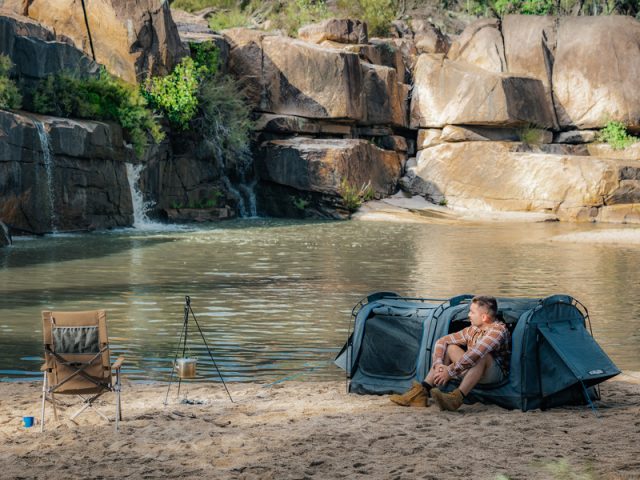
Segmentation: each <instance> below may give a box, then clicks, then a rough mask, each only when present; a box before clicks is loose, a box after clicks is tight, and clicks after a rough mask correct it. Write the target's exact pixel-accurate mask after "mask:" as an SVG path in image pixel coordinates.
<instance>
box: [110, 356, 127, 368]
mask: <svg viewBox="0 0 640 480" xmlns="http://www.w3.org/2000/svg"><path fill="white" fill-rule="evenodd" d="M123 362H124V357H118V358H117V359H116V361H115V362H113V365H111V369H112V370H120V368H121V367H122V363H123Z"/></svg>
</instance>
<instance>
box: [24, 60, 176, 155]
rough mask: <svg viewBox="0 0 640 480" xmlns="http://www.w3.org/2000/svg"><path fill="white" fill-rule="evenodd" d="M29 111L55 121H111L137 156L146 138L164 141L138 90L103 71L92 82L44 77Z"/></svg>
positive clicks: (70, 77) (64, 75) (62, 76)
mask: <svg viewBox="0 0 640 480" xmlns="http://www.w3.org/2000/svg"><path fill="white" fill-rule="evenodd" d="M33 109H34V111H35V112H36V113H43V114H48V115H56V116H59V117H75V118H86V119H92V120H110V121H115V122H117V123H118V124H120V126H121V127H122V128H123V130H124V133H125V136H126V137H127V138H128V140H129V141H131V143H132V144H133V148H134V150H135V152H136V155H138V156H141V155H142V154H143V153H144V150H145V148H146V146H147V143H148V138H149V136H151V138H152V139H153V141H154V142H160V141H162V139H163V138H164V134H163V133H162V131H161V129H160V125H159V124H158V122H157V121H156V120H155V118H154V117H153V112H152V111H151V110H149V109H148V108H147V103H146V101H145V99H144V98H143V97H142V96H141V95H140V92H139V91H138V89H137V88H136V87H135V86H134V85H130V84H128V83H126V82H124V81H122V80H120V79H118V78H116V77H114V76H112V75H110V74H109V73H107V72H106V70H102V72H101V73H100V75H99V76H98V77H95V78H78V77H75V76H74V75H72V74H69V73H60V74H56V75H50V76H48V77H47V78H46V79H45V80H43V81H41V82H40V84H39V85H38V86H37V87H36V89H35V91H34V92H33Z"/></svg>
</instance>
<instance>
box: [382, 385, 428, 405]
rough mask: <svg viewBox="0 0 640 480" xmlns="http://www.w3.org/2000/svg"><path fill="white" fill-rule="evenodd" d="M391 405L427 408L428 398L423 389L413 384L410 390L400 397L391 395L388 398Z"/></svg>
mask: <svg viewBox="0 0 640 480" xmlns="http://www.w3.org/2000/svg"><path fill="white" fill-rule="evenodd" d="M389 400H391V401H392V402H393V403H397V404H398V405H401V406H403V407H428V406H429V403H428V401H429V397H428V395H427V392H426V391H425V389H424V387H423V386H422V385H421V384H420V383H418V382H413V386H412V387H411V389H410V390H408V391H406V392H405V393H403V394H402V395H391V396H390V397H389Z"/></svg>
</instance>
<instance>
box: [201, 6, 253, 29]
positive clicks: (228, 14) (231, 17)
mask: <svg viewBox="0 0 640 480" xmlns="http://www.w3.org/2000/svg"><path fill="white" fill-rule="evenodd" d="M249 25H251V18H250V15H249V14H248V13H247V12H246V11H244V10H242V9H241V8H238V7H235V8H231V9H228V10H226V9H225V10H218V11H216V12H215V13H213V14H212V15H211V16H210V17H209V28H210V29H211V30H213V31H214V32H219V31H220V30H225V29H227V28H235V27H248V26H249Z"/></svg>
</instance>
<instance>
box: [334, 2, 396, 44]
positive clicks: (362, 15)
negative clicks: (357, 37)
mask: <svg viewBox="0 0 640 480" xmlns="http://www.w3.org/2000/svg"><path fill="white" fill-rule="evenodd" d="M338 8H339V9H340V10H343V11H344V12H346V13H347V14H348V15H349V16H353V17H355V18H358V19H359V20H362V21H363V22H366V24H367V29H368V32H369V36H371V37H374V36H380V37H384V36H387V35H388V34H389V28H390V27H391V22H392V21H393V20H395V19H396V16H397V13H398V0H355V1H353V0H338Z"/></svg>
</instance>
